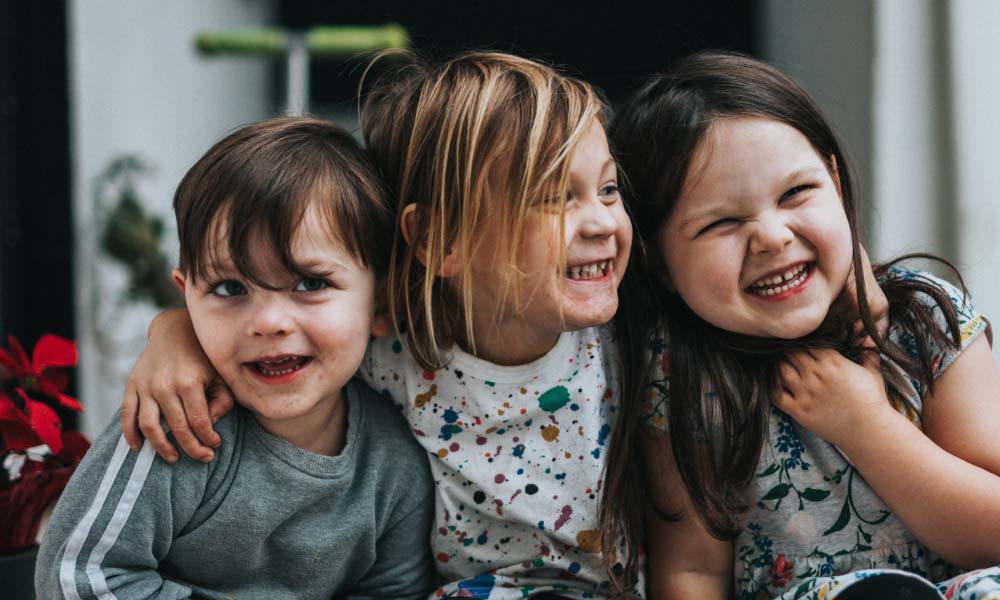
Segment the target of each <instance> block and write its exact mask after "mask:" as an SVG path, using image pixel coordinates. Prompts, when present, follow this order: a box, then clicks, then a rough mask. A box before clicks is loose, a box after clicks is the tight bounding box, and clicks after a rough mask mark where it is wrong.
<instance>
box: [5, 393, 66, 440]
mask: <svg viewBox="0 0 1000 600" xmlns="http://www.w3.org/2000/svg"><path fill="white" fill-rule="evenodd" d="M14 393H15V394H17V396H18V398H19V399H20V401H21V404H22V406H24V409H23V410H22V409H20V408H18V406H17V405H16V404H14V402H13V401H12V400H11V398H10V396H8V395H7V394H5V393H3V392H0V435H3V442H4V443H3V447H4V450H24V449H26V448H31V447H32V446H37V445H39V444H46V445H48V447H49V448H50V449H51V450H52V452H53V454H59V453H60V452H62V449H63V440H62V422H61V421H60V420H59V415H57V414H56V412H55V411H54V410H52V409H51V408H49V406H48V405H47V404H45V403H44V402H38V401H35V400H32V399H31V398H29V397H28V395H27V394H25V393H24V390H22V389H21V388H14Z"/></svg>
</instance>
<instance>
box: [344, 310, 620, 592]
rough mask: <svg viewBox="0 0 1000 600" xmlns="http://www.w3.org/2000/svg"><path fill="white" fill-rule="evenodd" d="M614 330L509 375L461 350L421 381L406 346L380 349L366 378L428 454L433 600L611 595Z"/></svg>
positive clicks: (566, 343) (570, 336)
mask: <svg viewBox="0 0 1000 600" xmlns="http://www.w3.org/2000/svg"><path fill="white" fill-rule="evenodd" d="M610 337H611V334H610V329H609V328H608V327H600V328H592V329H585V330H582V331H576V332H568V333H564V334H562V336H561V337H560V338H559V341H558V343H557V344H556V346H555V347H554V348H553V349H552V350H551V351H549V352H548V353H547V354H546V355H545V356H543V357H542V358H540V359H538V360H536V361H534V362H532V363H529V364H526V365H520V366H513V367H503V366H498V365H495V364H493V363H490V362H487V361H484V360H481V359H479V358H476V357H474V356H472V355H470V354H467V353H465V352H462V351H461V350H455V351H454V352H453V353H452V354H451V361H450V362H449V364H448V366H447V367H445V368H443V369H440V370H437V371H424V370H423V369H422V368H421V367H420V366H419V365H418V364H417V362H416V361H415V360H414V359H413V357H412V356H411V354H410V352H409V349H408V347H407V341H406V340H405V339H397V338H393V337H387V338H381V339H378V340H375V341H374V342H373V343H372V344H371V346H370V348H369V351H368V356H367V358H366V360H365V363H364V365H363V367H362V372H363V374H364V377H365V378H366V379H367V381H368V382H369V383H370V384H371V385H372V387H374V388H375V389H376V390H381V391H383V392H384V393H388V394H389V395H391V396H392V398H393V399H394V400H395V401H396V402H397V403H398V404H400V405H401V406H402V410H403V414H404V415H405V417H406V419H407V420H408V421H409V423H410V427H411V429H412V430H413V433H414V434H415V435H416V437H417V440H418V441H419V442H420V443H421V444H422V445H423V446H424V448H426V450H427V452H428V453H429V454H430V459H431V470H432V473H433V476H434V482H435V484H436V488H437V494H436V511H435V512H436V522H435V527H434V530H433V531H432V532H431V546H432V550H433V554H434V556H435V558H436V561H437V568H438V571H439V572H440V573H441V574H442V575H443V577H444V579H445V580H446V581H447V582H448V583H446V584H445V585H444V586H443V587H441V588H440V589H438V590H437V592H436V593H435V594H434V596H436V597H447V596H455V597H470V598H483V599H486V598H488V599H490V600H498V599H508V598H509V599H513V598H523V597H526V596H530V595H532V594H535V593H540V592H543V591H549V592H554V593H556V594H558V595H560V596H565V597H567V598H594V597H600V596H602V595H605V594H606V592H607V589H608V584H607V582H606V581H605V576H604V571H603V568H602V564H601V555H600V547H599V542H598V539H599V536H598V529H597V504H598V497H599V495H600V492H601V478H602V476H603V468H604V461H605V453H606V452H607V448H608V442H609V440H608V436H609V434H610V430H611V423H612V420H613V415H614V412H615V411H616V409H617V405H618V394H617V391H618V386H617V379H616V378H615V377H614V376H613V375H614V374H616V373H617V372H618V369H617V367H616V366H615V364H614V362H613V360H612V357H613V355H614V354H615V353H614V351H613V350H612V342H611V340H610Z"/></svg>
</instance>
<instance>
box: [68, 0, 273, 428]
mask: <svg viewBox="0 0 1000 600" xmlns="http://www.w3.org/2000/svg"><path fill="white" fill-rule="evenodd" d="M273 14H274V7H273V2H271V0H212V1H211V2H205V1H203V0H169V1H168V2H163V1H157V0H70V2H69V25H68V35H69V44H68V46H69V54H70V57H69V58H70V106H71V139H72V146H73V148H72V157H73V165H72V168H73V184H74V190H75V191H74V228H75V233H76V255H75V263H76V264H75V267H76V270H77V273H78V277H77V283H78V291H77V314H78V322H77V331H78V332H79V333H78V340H79V344H80V350H81V352H80V354H81V364H80V368H79V369H78V378H79V379H78V381H79V383H80V388H81V397H82V399H83V402H84V405H85V411H84V413H83V423H82V428H83V431H84V433H85V434H86V435H88V436H91V437H93V436H94V435H96V434H97V433H98V432H99V431H100V430H101V429H103V428H104V426H105V425H106V424H107V422H108V421H109V419H110V418H111V416H112V414H113V413H114V411H115V410H116V409H117V408H118V407H119V406H120V404H121V398H122V394H123V392H124V381H125V376H126V375H127V374H128V371H129V369H130V368H131V366H132V364H133V363H134V361H135V358H136V356H137V353H138V351H139V350H141V348H142V343H143V341H144V339H145V329H146V326H147V324H148V322H149V319H150V317H151V316H152V315H153V314H155V312H156V309H154V308H153V307H152V306H149V305H135V304H129V303H120V302H119V299H120V298H121V294H122V292H123V291H124V289H125V282H126V277H125V271H124V269H123V268H122V267H121V266H120V265H118V264H116V263H114V262H113V261H110V260H108V259H106V258H101V257H99V255H98V253H97V245H98V236H99V232H98V231H97V230H96V225H97V223H98V222H99V218H98V217H99V215H97V214H96V213H95V199H94V197H93V195H94V194H93V192H94V182H95V178H96V176H97V175H98V174H99V173H100V172H101V171H102V170H103V169H104V168H105V167H106V166H107V165H108V163H109V161H110V160H111V159H112V158H114V157H116V156H119V155H121V154H126V153H127V154H135V155H138V156H139V157H141V158H142V159H144V160H145V161H146V162H147V163H149V164H151V165H152V166H153V167H154V169H155V170H154V171H153V172H152V173H151V174H150V175H149V176H147V177H145V178H143V179H142V180H141V184H142V185H141V188H140V196H141V199H142V200H143V202H144V204H145V208H146V209H148V210H149V211H150V212H152V213H154V214H156V215H158V216H160V217H161V218H162V219H163V220H164V222H165V223H167V224H168V235H167V239H166V241H165V243H164V246H165V247H166V248H167V249H169V250H170V252H171V253H172V254H171V256H172V258H173V257H175V256H176V254H175V246H176V238H175V235H174V231H173V228H172V227H173V214H172V212H171V208H170V203H171V200H172V195H173V190H174V188H175V187H176V185H177V183H178V182H179V180H180V178H181V176H182V175H183V174H184V172H185V171H186V170H187V168H188V167H189V166H190V165H191V164H192V163H193V162H194V161H195V160H196V159H197V158H198V156H200V155H201V154H202V153H203V152H204V151H205V150H206V149H207V148H208V147H209V146H210V145H211V144H212V143H213V142H214V141H216V140H218V139H219V138H220V137H221V136H222V135H223V134H224V133H226V132H227V131H229V130H231V129H232V128H234V127H235V126H237V125H240V124H242V123H246V122H249V121H254V120H257V119H260V118H263V117H266V116H270V115H271V114H272V113H273V112H275V110H276V108H277V107H274V106H272V104H271V92H270V90H271V87H270V76H271V70H272V65H271V64H270V63H269V62H267V61H262V60H258V59H253V58H212V59H205V58H201V57H199V56H198V55H197V54H196V52H195V49H194V43H193V42H194V37H195V35H196V33H197V32H199V31H203V30H219V29H243V28H249V27H257V26H261V25H267V24H269V23H270V22H271V20H272V16H273Z"/></svg>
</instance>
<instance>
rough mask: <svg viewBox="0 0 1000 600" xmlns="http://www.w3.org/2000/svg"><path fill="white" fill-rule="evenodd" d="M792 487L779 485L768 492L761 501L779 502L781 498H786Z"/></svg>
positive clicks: (783, 484) (785, 484) (784, 484)
mask: <svg viewBox="0 0 1000 600" xmlns="http://www.w3.org/2000/svg"><path fill="white" fill-rule="evenodd" d="M791 487H792V486H790V485H788V484H787V483H779V484H778V485H776V486H774V487H773V488H771V489H770V490H768V492H767V493H766V494H764V495H763V496H762V497H761V500H778V499H780V498H784V497H785V496H787V495H788V490H789V489H791Z"/></svg>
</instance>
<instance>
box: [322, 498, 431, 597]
mask: <svg viewBox="0 0 1000 600" xmlns="http://www.w3.org/2000/svg"><path fill="white" fill-rule="evenodd" d="M433 519H434V493H433V491H431V492H429V493H428V494H427V495H426V496H425V497H424V498H423V499H422V501H420V502H418V503H417V504H416V506H414V507H413V508H412V510H410V512H409V513H407V514H406V515H403V516H402V517H401V518H399V519H398V520H397V521H396V523H395V524H393V525H392V527H391V528H390V529H389V530H388V531H386V532H385V533H384V534H383V535H382V536H381V537H380V538H379V541H378V545H377V549H376V554H377V556H378V559H377V560H376V562H375V564H374V565H373V566H372V568H371V570H370V571H369V572H368V574H367V575H366V576H365V578H364V579H363V580H362V581H361V582H359V583H358V584H357V585H356V586H355V587H354V589H353V590H352V591H351V593H349V594H347V595H344V596H338V600H374V599H376V598H393V599H396V600H418V599H420V598H426V597H427V594H429V593H430V592H431V591H432V590H433V589H434V586H435V584H436V581H435V578H436V576H437V572H436V571H435V570H434V563H433V561H432V560H431V549H430V531H431V524H432V521H433Z"/></svg>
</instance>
